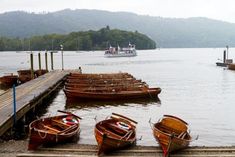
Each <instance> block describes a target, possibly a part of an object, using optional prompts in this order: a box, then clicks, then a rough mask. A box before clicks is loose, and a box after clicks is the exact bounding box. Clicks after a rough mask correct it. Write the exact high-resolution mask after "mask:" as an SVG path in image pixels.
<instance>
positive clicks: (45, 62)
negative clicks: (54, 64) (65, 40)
mask: <svg viewBox="0 0 235 157" xmlns="http://www.w3.org/2000/svg"><path fill="white" fill-rule="evenodd" d="M45 64H46V71H48V63H47V51H46V52H45Z"/></svg>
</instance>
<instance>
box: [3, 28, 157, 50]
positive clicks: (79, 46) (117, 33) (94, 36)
mask: <svg viewBox="0 0 235 157" xmlns="http://www.w3.org/2000/svg"><path fill="white" fill-rule="evenodd" d="M129 43H131V44H135V45H136V49H155V48H156V43H155V42H154V41H153V40H152V39H150V38H149V37H148V36H146V35H144V34H141V33H139V32H138V31H135V32H130V31H123V30H118V29H112V30H111V29H110V28H109V26H106V27H105V28H102V29H100V30H98V31H94V30H89V31H80V32H72V33H70V34H67V35H62V34H47V35H43V36H32V37H30V38H7V37H0V51H40V50H60V49H61V45H63V49H64V50H65V51H76V50H85V51H87V50H104V49H106V48H107V47H109V46H110V45H111V46H113V47H116V46H117V45H119V46H120V47H126V46H127V45H128V44H129Z"/></svg>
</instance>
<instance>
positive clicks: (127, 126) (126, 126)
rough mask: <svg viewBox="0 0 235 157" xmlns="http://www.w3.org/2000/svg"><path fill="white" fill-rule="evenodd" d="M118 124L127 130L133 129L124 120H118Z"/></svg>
mask: <svg viewBox="0 0 235 157" xmlns="http://www.w3.org/2000/svg"><path fill="white" fill-rule="evenodd" d="M117 126H118V127H120V128H122V129H125V130H130V129H131V126H130V125H128V124H126V123H124V122H117Z"/></svg>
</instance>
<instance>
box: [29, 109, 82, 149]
mask: <svg viewBox="0 0 235 157" xmlns="http://www.w3.org/2000/svg"><path fill="white" fill-rule="evenodd" d="M60 112H63V113H66V115H60V116H54V117H49V118H42V119H38V120H35V121H33V122H32V123H30V125H29V144H28V150H35V149H37V148H38V147H39V146H40V145H43V144H56V143H60V142H65V141H72V140H73V139H78V137H79V134H80V119H81V118H80V117H78V116H76V115H74V114H72V113H71V112H66V111H60Z"/></svg>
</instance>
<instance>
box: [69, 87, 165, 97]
mask: <svg viewBox="0 0 235 157" xmlns="http://www.w3.org/2000/svg"><path fill="white" fill-rule="evenodd" d="M64 92H65V94H66V96H67V98H69V99H88V100H121V99H136V98H148V99H152V98H157V96H158V94H159V93H160V92H161V88H147V89H140V90H133V89H131V90H126V91H125V90H124V89H120V90H119V89H116V88H114V89H112V90H105V89H101V90H99V89H95V90H93V89H91V90H89V89H80V90H78V89H66V88H65V89H64Z"/></svg>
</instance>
